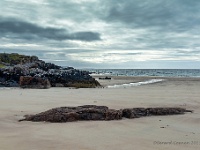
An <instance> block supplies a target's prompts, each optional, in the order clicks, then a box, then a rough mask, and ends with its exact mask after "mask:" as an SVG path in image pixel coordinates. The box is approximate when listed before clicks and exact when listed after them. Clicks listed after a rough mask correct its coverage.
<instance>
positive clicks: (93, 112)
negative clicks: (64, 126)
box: [20, 105, 122, 122]
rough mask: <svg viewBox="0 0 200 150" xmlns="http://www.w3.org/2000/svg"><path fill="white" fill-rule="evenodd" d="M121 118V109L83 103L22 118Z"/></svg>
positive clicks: (62, 119) (59, 120) (62, 120)
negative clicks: (82, 104)
mask: <svg viewBox="0 0 200 150" xmlns="http://www.w3.org/2000/svg"><path fill="white" fill-rule="evenodd" d="M121 118H122V111H119V110H110V109H108V107H106V106H96V105H84V106H78V107H60V108H54V109H50V110H48V111H45V112H42V113H39V114H36V115H26V116H25V119H23V120H26V121H47V122H71V121H77V120H118V119H121ZM23 120H20V121H23Z"/></svg>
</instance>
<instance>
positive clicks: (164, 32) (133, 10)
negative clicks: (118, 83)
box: [0, 0, 200, 68]
mask: <svg viewBox="0 0 200 150" xmlns="http://www.w3.org/2000/svg"><path fill="white" fill-rule="evenodd" d="M199 7H200V2H199V1H197V0H173V1H166V0H146V1H141V0H126V1H125V0H118V1H116V0H109V1H108V0H101V1H100V0H68V1H65V0H60V1H57V0H51V1H50V0H27V1H25V2H23V1H21V0H2V1H1V2H0V9H1V11H2V12H4V13H1V14H0V35H1V36H0V41H1V43H0V52H3V51H7V52H19V53H24V54H30V55H39V57H40V58H41V59H45V60H48V61H51V62H56V63H59V64H62V65H66V66H67V65H73V66H74V67H84V68H90V67H93V68H107V67H109V68H153V67H156V68H172V66H173V68H183V67H184V66H185V67H187V68H200V42H199V39H200V26H199V24H200V17H199V16H200V9H199ZM186 63H187V65H185V64H186ZM167 64H169V65H167ZM172 64H173V65H172ZM181 64H183V67H181Z"/></svg>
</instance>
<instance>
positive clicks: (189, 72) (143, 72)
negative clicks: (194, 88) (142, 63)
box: [88, 69, 200, 88]
mask: <svg viewBox="0 0 200 150" xmlns="http://www.w3.org/2000/svg"><path fill="white" fill-rule="evenodd" d="M88 71H90V72H91V73H92V74H97V75H106V76H137V77H138V76H141V77H142V76H150V77H180V78H181V77H199V78H200V69H90V70H88ZM164 80H165V79H150V80H146V81H142V82H137V83H129V84H119V85H111V86H107V88H126V87H134V86H140V85H146V84H152V83H157V82H162V81H164Z"/></svg>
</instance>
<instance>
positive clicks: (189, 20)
mask: <svg viewBox="0 0 200 150" xmlns="http://www.w3.org/2000/svg"><path fill="white" fill-rule="evenodd" d="M109 5H110V6H111V7H110V9H109V11H108V14H107V16H105V18H104V19H105V20H107V21H111V22H121V23H124V24H127V25H130V26H131V27H138V28H144V27H154V28H161V29H162V30H164V29H165V30H166V29H167V30H175V31H186V30H187V29H189V28H191V27H194V26H197V25H198V24H199V23H200V19H199V17H198V14H200V10H199V6H200V1H195V0H173V1H166V0H148V1H141V0H126V1H124V0H119V1H117V2H116V3H114V0H111V1H110V4H109Z"/></svg>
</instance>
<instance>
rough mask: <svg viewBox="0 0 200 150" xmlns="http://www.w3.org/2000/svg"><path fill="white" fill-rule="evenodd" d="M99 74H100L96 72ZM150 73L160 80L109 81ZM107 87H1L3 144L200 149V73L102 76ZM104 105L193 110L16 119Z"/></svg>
mask: <svg viewBox="0 0 200 150" xmlns="http://www.w3.org/2000/svg"><path fill="white" fill-rule="evenodd" d="M94 77H95V78H97V79H98V76H94ZM150 79H164V81H162V82H158V83H154V84H146V85H141V86H133V87H127V88H106V86H108V85H115V84H122V83H135V82H139V81H146V80H150ZM99 82H100V83H101V84H102V85H103V86H104V88H94V89H72V88H50V89H44V90H39V89H19V88H13V89H1V90H0V149H1V150H55V149H57V150H66V149H67V150H131V149H141V150H155V149H158V150H159V149H160V150H161V149H162V150H168V149H170V150H176V149H181V150H187V149H190V150H196V149H200V131H199V124H200V99H199V98H200V92H199V89H200V78H164V77H162V78H160V77H112V79H111V80H99ZM90 104H91V105H105V106H108V107H109V108H113V109H121V108H132V107H159V106H161V107H182V108H186V109H189V110H194V113H187V114H185V115H174V116H154V117H144V118H139V119H123V120H118V121H79V122H70V123H47V122H38V123H36V122H18V120H19V119H21V118H23V116H24V115H26V114H36V113H39V112H42V111H45V110H48V109H51V108H55V107H60V106H79V105H90Z"/></svg>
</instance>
